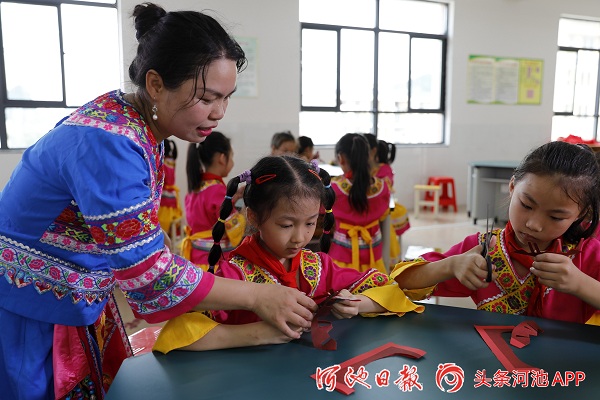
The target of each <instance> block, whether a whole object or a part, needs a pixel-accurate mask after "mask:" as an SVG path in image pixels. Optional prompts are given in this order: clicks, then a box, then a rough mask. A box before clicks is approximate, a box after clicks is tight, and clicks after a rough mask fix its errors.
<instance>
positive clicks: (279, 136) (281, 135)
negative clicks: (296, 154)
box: [271, 131, 296, 149]
mask: <svg viewBox="0 0 600 400" xmlns="http://www.w3.org/2000/svg"><path fill="white" fill-rule="evenodd" d="M285 142H294V143H296V138H295V137H294V135H292V132H290V131H285V132H277V133H274V134H273V137H272V138H271V148H273V149H278V148H279V147H281V145H282V144H284V143H285Z"/></svg>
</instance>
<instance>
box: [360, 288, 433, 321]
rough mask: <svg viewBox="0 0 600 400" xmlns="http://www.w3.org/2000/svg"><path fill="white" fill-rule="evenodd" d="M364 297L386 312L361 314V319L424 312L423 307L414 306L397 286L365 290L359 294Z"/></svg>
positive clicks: (419, 305)
mask: <svg viewBox="0 0 600 400" xmlns="http://www.w3.org/2000/svg"><path fill="white" fill-rule="evenodd" d="M360 294H362V295H363V296H366V297H368V298H370V299H371V300H373V301H374V302H376V303H377V304H379V305H380V306H382V307H383V308H385V309H386V310H388V311H387V312H383V313H363V314H361V315H362V316H363V317H376V316H378V315H394V314H395V315H397V316H399V317H401V316H403V315H404V314H406V313H407V312H410V311H414V312H417V313H422V312H423V311H424V310H425V306H423V305H421V304H415V303H413V302H412V301H410V299H409V298H408V297H406V295H405V294H404V292H403V291H402V289H400V288H399V287H398V285H385V286H379V287H374V288H371V289H367V290H365V291H364V292H362V293H360Z"/></svg>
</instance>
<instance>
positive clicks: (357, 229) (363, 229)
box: [340, 220, 385, 272]
mask: <svg viewBox="0 0 600 400" xmlns="http://www.w3.org/2000/svg"><path fill="white" fill-rule="evenodd" d="M377 224H379V220H377V221H373V222H371V223H370V224H369V225H367V226H361V225H350V224H346V223H345V222H342V223H340V228H342V229H346V230H347V231H348V232H347V233H346V234H347V235H348V236H349V237H350V239H352V264H351V266H352V268H354V269H355V270H357V271H360V269H359V263H360V258H359V251H360V247H359V245H358V235H359V234H360V237H362V239H363V240H364V241H365V243H367V244H368V245H369V252H370V258H371V265H372V266H373V265H375V256H374V254H373V238H372V237H371V234H370V233H369V231H368V229H369V228H372V227H374V226H376V225H377ZM382 272H385V267H384V269H383V270H382Z"/></svg>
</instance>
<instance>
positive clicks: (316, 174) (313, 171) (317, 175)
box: [308, 169, 321, 180]
mask: <svg viewBox="0 0 600 400" xmlns="http://www.w3.org/2000/svg"><path fill="white" fill-rule="evenodd" d="M308 172H310V173H311V174H313V175H314V176H316V177H317V178H319V180H321V177H320V176H319V174H318V173H317V171H315V170H314V169H309V170H308Z"/></svg>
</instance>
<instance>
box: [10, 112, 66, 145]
mask: <svg viewBox="0 0 600 400" xmlns="http://www.w3.org/2000/svg"><path fill="white" fill-rule="evenodd" d="M71 112H73V109H67V108H11V107H9V108H6V110H5V113H4V115H5V117H6V131H7V133H8V148H10V149H23V148H26V147H29V146H31V145H32V144H34V143H35V142H36V141H37V140H38V139H39V138H41V137H42V136H43V135H45V134H46V133H47V132H48V131H49V130H50V129H52V128H53V127H54V126H55V125H56V124H57V123H58V122H59V121H60V120H61V119H63V118H64V117H66V116H67V115H69V114H70V113H71Z"/></svg>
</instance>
